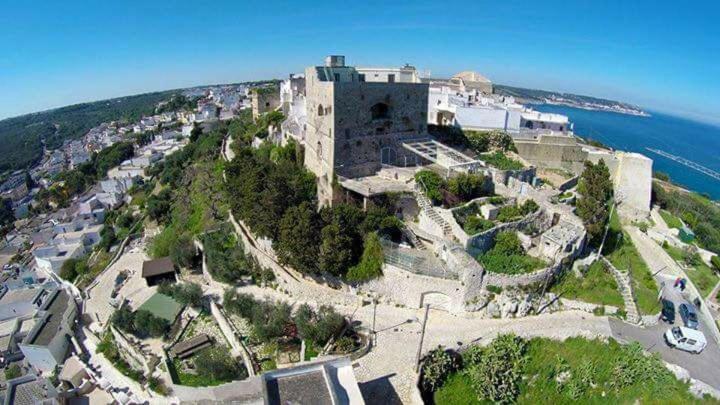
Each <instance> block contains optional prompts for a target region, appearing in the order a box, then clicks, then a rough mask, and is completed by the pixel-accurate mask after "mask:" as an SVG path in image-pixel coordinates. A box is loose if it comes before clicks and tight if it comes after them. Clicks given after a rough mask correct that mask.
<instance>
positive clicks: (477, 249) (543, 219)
mask: <svg viewBox="0 0 720 405" xmlns="http://www.w3.org/2000/svg"><path fill="white" fill-rule="evenodd" d="M551 221H552V218H551V217H550V215H547V213H546V212H545V210H543V209H539V210H538V211H536V212H534V213H532V214H530V215H527V216H526V217H524V218H522V219H519V220H517V221H515V222H508V223H505V224H500V225H498V226H496V227H494V228H492V229H488V230H487V231H485V232H481V233H479V234H477V235H473V236H471V237H470V238H469V239H468V241H467V244H466V245H465V248H466V249H467V251H468V253H470V255H472V256H477V255H479V254H482V253H485V252H487V251H488V250H490V249H491V248H492V245H493V241H494V240H495V235H497V234H498V233H499V232H503V231H519V230H521V229H524V228H526V227H528V226H529V225H531V224H532V225H534V226H535V227H537V229H538V230H539V231H545V230H547V229H548V228H550V223H551Z"/></svg>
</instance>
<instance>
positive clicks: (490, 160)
mask: <svg viewBox="0 0 720 405" xmlns="http://www.w3.org/2000/svg"><path fill="white" fill-rule="evenodd" d="M480 159H481V160H483V161H485V163H487V164H489V165H490V166H493V167H496V168H498V169H500V170H522V169H524V168H525V165H523V164H522V163H521V162H519V161H517V160H515V159H511V158H509V157H507V156H506V155H505V153H503V152H501V151H496V152H493V153H485V154H482V155H480Z"/></svg>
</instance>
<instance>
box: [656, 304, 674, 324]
mask: <svg viewBox="0 0 720 405" xmlns="http://www.w3.org/2000/svg"><path fill="white" fill-rule="evenodd" d="M660 319H662V320H663V321H665V322H667V323H671V324H672V323H675V304H674V303H673V302H672V301H670V300H666V299H663V300H662V311H661V312H660Z"/></svg>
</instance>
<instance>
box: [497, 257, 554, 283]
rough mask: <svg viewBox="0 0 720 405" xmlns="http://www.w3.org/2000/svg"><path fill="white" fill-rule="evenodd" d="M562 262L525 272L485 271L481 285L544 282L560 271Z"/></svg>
mask: <svg viewBox="0 0 720 405" xmlns="http://www.w3.org/2000/svg"><path fill="white" fill-rule="evenodd" d="M562 267H563V266H562V262H558V263H555V264H553V265H552V266H549V267H546V268H544V269H540V270H537V271H534V272H532V273H527V274H516V275H513V274H500V273H492V272H489V271H488V272H485V277H484V278H483V287H487V286H488V285H494V286H496V287H502V288H506V287H522V286H527V285H531V284H536V283H544V282H545V281H546V280H548V281H551V279H552V277H554V276H555V275H556V274H558V273H559V272H560V271H562Z"/></svg>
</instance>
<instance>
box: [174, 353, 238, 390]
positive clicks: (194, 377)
mask: <svg viewBox="0 0 720 405" xmlns="http://www.w3.org/2000/svg"><path fill="white" fill-rule="evenodd" d="M170 369H171V371H170V374H171V375H173V377H175V384H179V385H186V386H188V387H214V386H216V385H220V384H224V383H226V382H228V381H232V380H228V381H224V380H216V379H214V378H212V377H211V376H209V375H202V374H194V373H186V372H184V371H182V361H181V360H180V359H177V358H176V359H174V360H173V361H172V363H170Z"/></svg>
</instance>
